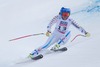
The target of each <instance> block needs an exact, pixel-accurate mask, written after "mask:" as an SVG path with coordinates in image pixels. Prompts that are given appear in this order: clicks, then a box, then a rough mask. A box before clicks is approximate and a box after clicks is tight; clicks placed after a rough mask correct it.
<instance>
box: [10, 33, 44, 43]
mask: <svg viewBox="0 0 100 67" xmlns="http://www.w3.org/2000/svg"><path fill="white" fill-rule="evenodd" d="M37 35H45V33H38V34H30V35H25V36H21V37H18V38H14V39H11V40H9V41H15V40H19V39H22V38H27V37H31V36H37Z"/></svg>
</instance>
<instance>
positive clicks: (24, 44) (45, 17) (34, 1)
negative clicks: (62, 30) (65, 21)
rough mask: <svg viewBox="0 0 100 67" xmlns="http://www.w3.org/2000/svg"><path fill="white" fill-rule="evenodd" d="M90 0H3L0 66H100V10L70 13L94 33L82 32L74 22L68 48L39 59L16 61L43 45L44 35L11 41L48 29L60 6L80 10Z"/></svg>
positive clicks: (0, 23)
mask: <svg viewBox="0 0 100 67" xmlns="http://www.w3.org/2000/svg"><path fill="white" fill-rule="evenodd" d="M89 1H90V0H81V1H80V0H42V1H40V0H0V67H55V66H56V67H100V42H99V41H100V30H99V29H100V23H99V22H100V12H79V13H76V14H72V15H71V17H72V18H73V19H74V20H75V21H76V22H77V23H78V24H79V25H80V26H82V27H83V28H84V29H85V30H86V31H88V32H89V33H90V34H91V37H88V38H86V37H81V36H80V37H77V38H76V39H75V40H74V41H73V42H70V41H71V40H72V39H73V37H74V36H75V35H77V34H81V33H80V32H79V31H78V30H77V29H75V28H74V27H73V26H71V29H70V30H71V31H72V34H71V35H72V36H71V38H70V40H69V42H68V43H67V44H66V45H65V46H66V47H67V48H68V51H66V52H63V53H59V54H50V55H47V56H44V58H43V59H41V60H38V61H36V62H28V63H23V64H14V62H15V61H16V60H18V59H20V58H24V57H26V56H27V55H28V54H29V53H30V52H31V51H33V50H34V49H35V48H37V47H39V46H41V45H43V44H44V43H45V42H46V40H47V38H48V37H46V36H45V35H40V36H33V37H29V38H24V39H21V40H16V41H12V42H10V41H9V40H10V39H12V38H16V37H20V36H23V35H28V34H36V33H41V32H43V33H45V32H46V27H47V24H48V23H49V22H50V20H51V19H52V18H53V17H54V16H55V15H57V14H58V13H59V10H60V8H61V7H69V8H71V10H72V11H71V12H72V13H73V12H75V11H79V10H80V9H83V8H85V7H86V6H88V5H89Z"/></svg>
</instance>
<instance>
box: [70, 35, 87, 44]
mask: <svg viewBox="0 0 100 67" xmlns="http://www.w3.org/2000/svg"><path fill="white" fill-rule="evenodd" d="M78 36H82V37H86V36H85V35H82V34H78V35H76V36H75V37H74V38H73V39H72V40H71V42H73V41H74V40H75V39H76V38H77V37H78Z"/></svg>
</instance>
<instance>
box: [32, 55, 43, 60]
mask: <svg viewBox="0 0 100 67" xmlns="http://www.w3.org/2000/svg"><path fill="white" fill-rule="evenodd" d="M41 58H43V55H42V54H40V55H38V56H36V57H34V58H31V59H32V60H39V59H41Z"/></svg>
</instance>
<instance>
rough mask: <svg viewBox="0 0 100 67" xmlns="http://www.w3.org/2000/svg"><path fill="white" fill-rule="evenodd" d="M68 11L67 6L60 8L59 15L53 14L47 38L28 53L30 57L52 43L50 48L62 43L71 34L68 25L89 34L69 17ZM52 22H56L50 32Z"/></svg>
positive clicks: (58, 46) (56, 47)
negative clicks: (41, 44)
mask: <svg viewBox="0 0 100 67" xmlns="http://www.w3.org/2000/svg"><path fill="white" fill-rule="evenodd" d="M70 13H71V11H70V9H69V8H64V7H62V8H61V10H60V12H59V15H57V16H55V17H54V18H53V19H52V20H51V22H50V23H49V25H48V26H47V33H46V36H49V38H48V40H47V41H46V43H45V44H44V45H43V46H41V47H39V48H37V49H35V50H34V51H33V52H32V53H30V55H29V56H30V57H31V58H34V57H36V56H38V55H39V54H40V53H41V51H43V50H45V49H47V48H49V47H50V46H51V45H53V44H55V45H54V46H53V47H52V48H51V50H57V49H59V48H60V46H61V45H64V44H65V43H66V42H67V41H68V40H69V38H70V36H71V31H69V27H70V25H73V26H74V27H75V28H77V29H79V31H81V32H82V33H83V34H85V35H86V37H89V36H90V34H89V33H88V32H86V31H85V30H84V29H83V28H82V27H81V26H79V25H77V23H76V22H75V21H74V20H73V19H71V18H70V17H69V16H70ZM54 23H56V27H55V30H54V31H53V33H52V34H51V27H52V26H53V24H54Z"/></svg>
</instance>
